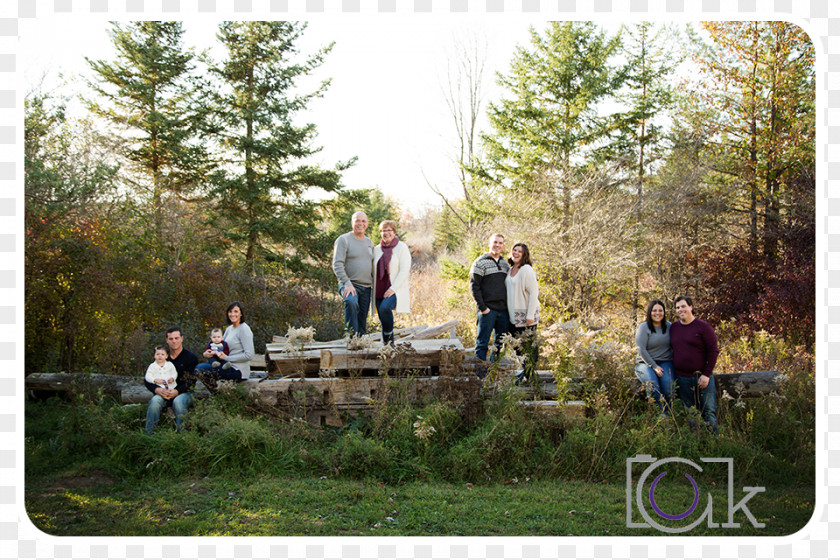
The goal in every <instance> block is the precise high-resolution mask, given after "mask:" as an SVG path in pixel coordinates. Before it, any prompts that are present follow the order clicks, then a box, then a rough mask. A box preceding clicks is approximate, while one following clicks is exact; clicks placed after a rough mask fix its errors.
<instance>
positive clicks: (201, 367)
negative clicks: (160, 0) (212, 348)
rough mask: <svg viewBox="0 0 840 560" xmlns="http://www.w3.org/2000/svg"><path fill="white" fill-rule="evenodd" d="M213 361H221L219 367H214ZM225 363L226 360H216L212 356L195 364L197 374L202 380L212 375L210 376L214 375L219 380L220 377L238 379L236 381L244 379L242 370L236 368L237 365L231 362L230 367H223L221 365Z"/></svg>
mask: <svg viewBox="0 0 840 560" xmlns="http://www.w3.org/2000/svg"><path fill="white" fill-rule="evenodd" d="M212 362H219V367H217V368H214V367H213V363H212ZM225 363H226V362H224V361H222V360H214V359H213V358H211V359H210V360H209V361H207V362H201V363H200V364H198V365H197V366H195V374H196V376H197V377H198V379H201V380H203V379H205V378H207V377H208V376H210V377H214V378H215V379H217V380H218V379H229V380H232V381H236V382H239V381H242V380H243V379H242V372H241V371H239V370H238V369H236V366H235V365H233V364H230V367H229V368H227V369H222V367H221V366H223V365H224V364H225ZM205 385H206V383H205Z"/></svg>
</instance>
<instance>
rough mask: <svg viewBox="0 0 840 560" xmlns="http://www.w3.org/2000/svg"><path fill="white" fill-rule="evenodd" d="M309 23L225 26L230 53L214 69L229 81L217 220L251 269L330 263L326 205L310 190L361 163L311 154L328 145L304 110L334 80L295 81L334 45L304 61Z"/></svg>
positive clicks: (326, 187)
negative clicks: (302, 84) (311, 85)
mask: <svg viewBox="0 0 840 560" xmlns="http://www.w3.org/2000/svg"><path fill="white" fill-rule="evenodd" d="M304 28H305V25H301V24H297V23H294V22H288V21H250V22H224V23H222V24H221V25H220V26H219V33H218V38H219V40H220V41H221V43H222V45H223V46H224V47H225V49H226V51H227V57H226V59H225V60H224V61H223V62H222V63H221V64H220V65H217V66H215V67H213V68H212V72H213V73H214V74H215V75H217V76H218V77H219V78H220V79H221V82H222V83H221V90H220V91H219V92H218V93H217V94H216V95H215V99H214V103H213V104H214V111H215V115H216V117H217V119H218V124H219V125H220V126H219V128H218V131H217V133H216V137H217V139H218V142H219V145H220V147H221V149H222V156H221V158H222V161H223V165H222V170H223V171H222V172H221V173H219V174H218V175H217V176H216V178H215V187H214V189H213V190H212V192H211V200H212V201H214V207H213V213H212V222H211V223H212V224H213V225H215V226H216V227H217V228H218V229H219V231H222V232H224V233H223V238H222V239H221V242H222V244H223V245H224V246H225V247H229V248H236V249H237V250H240V251H241V252H242V254H243V256H244V258H245V261H246V262H247V263H248V264H249V265H251V266H253V265H254V264H255V263H256V262H257V261H258V260H267V261H279V262H281V263H283V264H284V266H289V267H291V268H292V269H294V270H300V269H302V268H303V264H304V262H305V260H306V258H307V257H308V256H314V257H317V258H318V259H319V260H320V261H323V259H324V258H325V257H326V254H328V251H329V248H330V247H331V245H330V244H329V243H328V242H327V241H326V240H325V239H324V235H323V233H322V232H320V231H319V230H318V228H317V225H318V223H317V221H318V212H317V208H318V207H319V206H320V204H319V203H317V202H315V201H314V200H312V199H306V198H304V196H305V195H307V194H308V193H310V192H311V191H312V190H313V189H320V190H321V191H324V192H327V193H331V192H336V191H338V190H340V189H341V188H342V185H341V172H342V171H343V170H345V169H346V168H348V167H349V166H350V165H352V163H353V161H352V160H351V161H349V162H346V163H339V164H336V166H335V168H334V169H322V168H320V167H319V166H317V165H313V164H311V163H307V161H306V160H307V158H310V157H311V156H313V155H314V154H316V153H317V152H318V151H319V150H320V149H319V148H314V147H312V141H313V138H314V136H315V125H313V124H304V125H298V124H296V123H295V117H296V116H297V113H298V112H300V111H302V110H304V109H305V108H306V107H307V105H308V104H309V102H310V101H312V100H313V99H314V98H316V97H320V96H321V95H322V94H323V92H324V90H325V89H326V87H327V86H328V84H329V81H326V82H323V83H322V84H321V85H320V86H319V87H318V88H317V89H315V91H314V92H311V93H298V92H297V91H296V89H295V87H296V85H297V82H298V81H299V80H300V79H301V78H303V77H305V76H307V75H309V74H310V73H311V72H312V71H313V70H314V69H315V68H316V67H318V66H319V65H320V64H321V63H322V62H323V59H324V56H325V55H326V54H327V53H328V52H329V51H330V49H331V48H332V45H330V46H327V47H325V48H323V49H321V50H319V51H318V52H316V53H315V54H313V55H311V56H309V57H308V58H306V59H304V60H302V61H295V60H294V58H295V55H296V54H297V48H296V46H295V42H296V41H297V40H298V38H299V37H300V35H301V33H302V32H303V30H304Z"/></svg>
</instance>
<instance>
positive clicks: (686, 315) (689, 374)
mask: <svg viewBox="0 0 840 560" xmlns="http://www.w3.org/2000/svg"><path fill="white" fill-rule="evenodd" d="M674 305H675V306H676V308H677V317H678V318H679V321H677V322H675V323H672V324H671V348H672V349H673V351H674V376H675V380H676V382H677V395H678V396H679V398H680V400H681V401H682V403H683V405H685V407H686V408H691V407H695V408H698V409H699V410H700V415H701V416H702V417H703V420H704V421H705V422H706V423H707V424H708V425H709V428H710V429H711V430H712V432H713V433H715V434H717V397H716V396H715V378H714V375H713V370H714V369H715V363H716V362H717V357H718V353H719V350H718V343H717V335H715V330H714V329H713V328H712V326H711V325H710V324H709V323H707V322H706V321H703V320H702V319H698V318H697V317H695V316H694V304H693V303H692V301H691V298H689V297H686V296H677V298H676V299H675V300H674Z"/></svg>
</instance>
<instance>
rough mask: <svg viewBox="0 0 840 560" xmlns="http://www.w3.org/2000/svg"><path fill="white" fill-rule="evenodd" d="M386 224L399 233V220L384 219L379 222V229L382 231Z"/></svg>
mask: <svg viewBox="0 0 840 560" xmlns="http://www.w3.org/2000/svg"><path fill="white" fill-rule="evenodd" d="M386 226H388V227H390V228H391V229H392V230H394V233H397V222H395V221H394V220H382V221H381V222H379V231H382V230H383V229H384V228H385V227H386Z"/></svg>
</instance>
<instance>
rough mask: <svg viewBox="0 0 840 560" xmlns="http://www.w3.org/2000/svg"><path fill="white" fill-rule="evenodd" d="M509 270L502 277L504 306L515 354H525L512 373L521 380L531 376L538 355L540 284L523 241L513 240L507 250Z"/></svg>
mask: <svg viewBox="0 0 840 560" xmlns="http://www.w3.org/2000/svg"><path fill="white" fill-rule="evenodd" d="M508 264H510V272H508V276H507V278H506V279H505V288H507V307H508V315H509V316H510V334H511V335H513V336H515V337H516V338H518V339H520V341H521V348H517V349H516V353H517V355H520V356H521V355H523V354H524V356H525V361H524V364H523V365H524V367H523V370H522V372H521V373H519V374H518V375H517V376H516V379H517V383H521V382H522V381H523V380H526V379H528V378H530V377H531V376H533V375H534V371H535V370H536V367H537V360H538V359H539V357H540V354H539V347H538V345H537V323H539V322H540V302H539V300H538V297H539V295H540V287H539V285H538V284H537V274H536V272H534V268H533V267H532V266H531V253H530V252H529V251H528V246H527V245H525V244H524V243H517V244H516V245H514V246H513V248H512V249H511V250H510V258H509V259H508Z"/></svg>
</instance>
